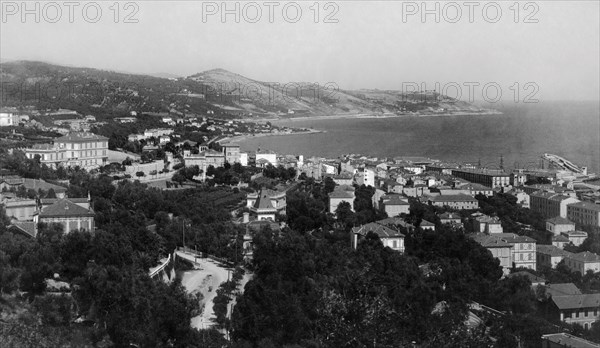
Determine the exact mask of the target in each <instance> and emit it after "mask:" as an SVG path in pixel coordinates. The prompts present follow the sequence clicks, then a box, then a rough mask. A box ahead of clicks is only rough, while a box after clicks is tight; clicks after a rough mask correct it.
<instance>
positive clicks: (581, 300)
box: [552, 294, 600, 309]
mask: <svg viewBox="0 0 600 348" xmlns="http://www.w3.org/2000/svg"><path fill="white" fill-rule="evenodd" d="M552 301H553V302H554V304H555V305H556V307H558V308H559V309H579V308H592V307H600V294H581V295H563V296H552Z"/></svg>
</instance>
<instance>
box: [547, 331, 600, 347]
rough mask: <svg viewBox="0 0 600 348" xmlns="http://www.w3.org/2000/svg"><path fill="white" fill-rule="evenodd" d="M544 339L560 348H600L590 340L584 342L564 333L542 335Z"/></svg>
mask: <svg viewBox="0 0 600 348" xmlns="http://www.w3.org/2000/svg"><path fill="white" fill-rule="evenodd" d="M542 339H545V340H547V341H549V342H552V343H555V344H557V345H559V346H562V347H568V348H570V347H572V348H600V345H599V344H596V343H593V342H590V341H588V340H584V339H583V338H579V337H576V336H573V335H569V334H568V333H564V332H563V333H555V334H548V335H542Z"/></svg>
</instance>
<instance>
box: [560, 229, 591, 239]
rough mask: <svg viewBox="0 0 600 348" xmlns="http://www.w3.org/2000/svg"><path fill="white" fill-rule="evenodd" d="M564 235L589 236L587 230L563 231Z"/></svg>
mask: <svg viewBox="0 0 600 348" xmlns="http://www.w3.org/2000/svg"><path fill="white" fill-rule="evenodd" d="M561 234H562V235H564V236H567V237H586V238H587V235H588V234H587V232H584V231H567V232H561Z"/></svg>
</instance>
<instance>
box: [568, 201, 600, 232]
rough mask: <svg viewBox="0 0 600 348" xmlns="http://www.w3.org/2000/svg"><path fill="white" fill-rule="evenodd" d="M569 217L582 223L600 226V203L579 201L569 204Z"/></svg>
mask: <svg viewBox="0 0 600 348" xmlns="http://www.w3.org/2000/svg"><path fill="white" fill-rule="evenodd" d="M567 218H568V219H569V220H571V221H573V222H575V223H578V224H580V225H592V226H600V204H594V203H591V202H579V201H578V202H574V203H573V204H569V205H568V206H567Z"/></svg>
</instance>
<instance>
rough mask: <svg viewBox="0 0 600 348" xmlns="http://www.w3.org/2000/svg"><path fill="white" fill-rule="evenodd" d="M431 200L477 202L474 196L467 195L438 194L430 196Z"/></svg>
mask: <svg viewBox="0 0 600 348" xmlns="http://www.w3.org/2000/svg"><path fill="white" fill-rule="evenodd" d="M429 200H431V201H433V202H477V199H475V197H472V196H469V195H440V196H435V197H431V198H430V199H429Z"/></svg>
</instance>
